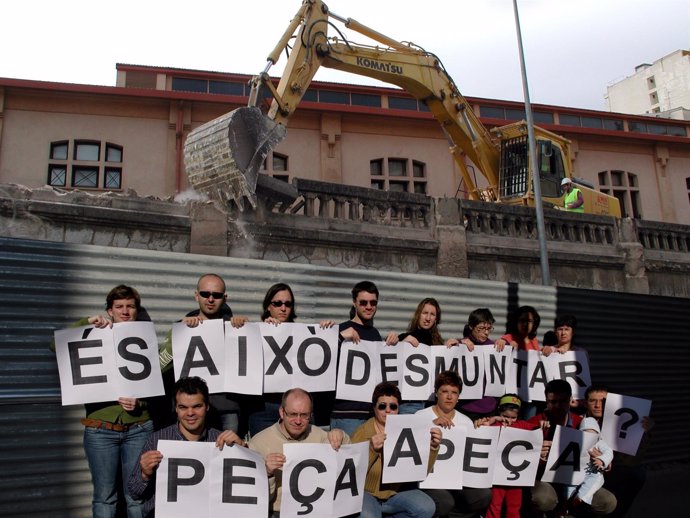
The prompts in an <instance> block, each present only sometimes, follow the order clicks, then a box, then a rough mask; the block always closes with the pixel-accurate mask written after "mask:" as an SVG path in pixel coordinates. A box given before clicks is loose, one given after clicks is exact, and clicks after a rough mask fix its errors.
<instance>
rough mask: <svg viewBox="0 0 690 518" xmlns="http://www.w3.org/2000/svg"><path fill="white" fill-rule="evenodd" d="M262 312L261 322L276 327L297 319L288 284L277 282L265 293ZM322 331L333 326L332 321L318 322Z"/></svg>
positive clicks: (292, 295) (293, 300)
mask: <svg viewBox="0 0 690 518" xmlns="http://www.w3.org/2000/svg"><path fill="white" fill-rule="evenodd" d="M263 308H264V312H263V313H262V314H261V321H262V322H266V323H267V324H274V325H278V324H281V323H283V322H289V323H292V322H294V321H295V319H296V318H297V313H296V312H295V296H294V294H293V293H292V288H290V285H289V284H285V283H284V282H279V283H277V284H274V285H273V286H271V287H270V288H268V291H267V292H266V296H265V297H264V302H263ZM319 325H320V326H321V328H322V329H327V328H329V327H333V326H334V325H335V321H333V320H322V321H321V322H319Z"/></svg>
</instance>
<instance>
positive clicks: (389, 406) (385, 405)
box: [376, 403, 398, 412]
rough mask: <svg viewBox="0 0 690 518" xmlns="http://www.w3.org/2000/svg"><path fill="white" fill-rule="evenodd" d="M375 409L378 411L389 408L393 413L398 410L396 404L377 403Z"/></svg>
mask: <svg viewBox="0 0 690 518" xmlns="http://www.w3.org/2000/svg"><path fill="white" fill-rule="evenodd" d="M376 408H378V409H379V410H385V409H386V408H390V409H391V410H392V411H393V412H395V411H396V410H397V409H398V404H397V403H379V404H378V405H376Z"/></svg>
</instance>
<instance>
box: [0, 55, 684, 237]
mask: <svg viewBox="0 0 690 518" xmlns="http://www.w3.org/2000/svg"><path fill="white" fill-rule="evenodd" d="M249 79H250V76H248V75H244V74H228V73H218V72H207V71H195V70H183V69H171V68H160V67H150V66H138V65H125V64H118V65H117V83H116V86H115V87H105V86H90V85H74V84H62V83H49V82H41V81H28V80H21V79H0V183H16V184H22V185H25V186H27V187H29V188H35V187H41V186H44V185H51V186H53V187H55V188H56V189H64V190H71V189H83V190H88V191H95V192H108V191H126V190H128V189H133V190H135V191H136V192H137V193H138V194H140V195H148V196H154V197H158V198H170V197H173V196H179V195H181V194H184V193H185V192H186V191H187V189H188V185H187V180H186V175H185V172H184V160H183V146H184V141H185V138H186V135H187V134H188V133H189V131H191V130H192V129H193V128H196V127H198V126H199V125H201V124H203V123H205V122H207V121H209V120H211V119H213V118H215V117H218V116H220V115H222V114H224V113H227V112H229V111H231V110H233V109H235V108H237V107H240V106H244V105H246V103H247V96H248V93H249V87H248V84H247V83H248V80H249ZM468 101H469V102H470V104H471V105H472V108H473V110H474V111H475V113H476V114H477V115H478V116H479V117H480V119H481V121H482V122H483V123H484V124H485V125H486V126H488V127H493V126H498V125H504V124H507V123H509V122H512V121H515V120H520V119H523V118H524V117H525V114H524V106H523V105H522V104H521V103H515V102H508V101H500V100H492V99H481V98H469V99H468ZM533 109H534V117H535V121H536V123H537V124H539V125H540V126H542V127H544V128H546V129H548V130H551V131H553V132H555V133H559V134H561V135H563V136H565V137H566V138H568V139H570V140H571V141H572V149H573V157H572V158H573V170H574V172H575V175H576V176H577V177H580V178H582V179H584V180H585V181H587V182H589V183H591V184H592V185H594V186H595V187H596V188H598V189H600V190H601V191H603V192H606V193H608V194H613V195H615V196H616V197H618V198H619V199H620V201H621V206H622V210H623V215H624V216H629V217H635V218H641V219H647V220H656V221H663V222H668V223H681V224H690V211H689V210H688V204H689V203H690V122H686V121H670V120H660V119H655V118H650V117H645V116H634V115H622V114H615V113H609V112H600V111H592V110H580V109H574V108H567V107H557V106H546V105H534V108H533ZM470 170H471V171H472V170H473V168H470ZM474 170H476V169H474ZM264 172H265V173H267V174H269V175H271V176H274V177H276V178H279V179H281V180H286V181H290V180H292V179H293V178H296V177H299V178H305V179H311V180H320V181H327V182H335V183H343V184H347V185H354V186H360V187H371V188H376V189H383V190H391V191H404V192H416V193H424V194H427V195H430V196H434V197H460V198H462V197H465V196H466V193H465V192H464V186H463V183H462V181H461V175H460V172H459V170H458V168H457V166H456V165H455V163H454V160H453V158H452V156H451V154H450V153H449V151H448V144H447V141H446V139H445V136H444V135H443V133H442V131H441V129H440V127H439V125H438V123H437V121H436V120H435V119H434V118H433V117H432V115H431V114H430V113H429V112H428V111H427V110H426V107H425V106H424V105H423V104H422V103H420V102H418V101H417V100H416V99H414V98H412V97H411V96H409V95H407V94H406V93H405V92H403V91H401V90H399V89H396V88H385V87H372V86H358V85H350V84H339V83H324V82H313V83H312V85H311V87H310V89H309V90H308V92H307V94H306V95H305V97H304V99H303V101H302V103H301V104H300V107H299V109H298V110H297V112H296V113H295V115H294V116H293V117H292V118H291V119H290V123H289V131H288V136H287V138H286V139H285V140H284V141H283V142H281V143H280V144H279V145H278V146H277V147H276V149H275V150H274V151H273V152H272V153H271V154H270V155H269V157H268V159H267V161H266V163H265V167H264ZM476 176H477V181H476V183H477V184H478V185H479V186H482V184H485V183H486V182H484V181H483V179H482V178H481V175H480V174H479V173H478V172H477V173H476Z"/></svg>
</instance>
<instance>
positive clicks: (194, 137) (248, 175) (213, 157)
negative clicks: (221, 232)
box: [184, 107, 286, 210]
mask: <svg viewBox="0 0 690 518" xmlns="http://www.w3.org/2000/svg"><path fill="white" fill-rule="evenodd" d="M285 134H286V129H285V127H284V126H281V125H280V124H277V123H275V122H274V121H273V120H271V119H269V118H268V117H266V116H265V115H263V114H262V113H261V110H260V109H259V108H257V107H244V108H238V109H236V110H233V111H231V112H230V113H226V114H225V115H223V116H221V117H218V118H217V119H214V120H212V121H210V122H207V123H206V124H204V125H202V126H199V127H198V128H196V129H195V130H193V131H191V132H190V133H189V135H188V136H187V141H186V143H185V146H184V163H185V169H186V171H187V177H188V178H189V183H190V184H191V185H192V187H194V189H195V190H196V191H197V192H200V193H203V194H205V195H207V196H208V197H209V199H210V200H212V201H213V202H215V203H216V204H217V205H218V206H219V207H220V208H222V209H223V210H227V208H228V202H229V201H231V200H232V201H234V202H235V204H237V206H238V207H239V208H240V210H244V199H245V198H246V199H248V200H249V202H250V203H251V205H252V207H256V181H257V178H258V175H259V169H260V168H261V165H262V164H263V161H264V160H265V159H266V156H267V155H268V153H269V151H270V150H271V149H273V147H275V146H276V145H277V144H278V143H279V142H280V141H281V140H283V138H285Z"/></svg>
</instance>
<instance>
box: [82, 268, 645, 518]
mask: <svg viewBox="0 0 690 518" xmlns="http://www.w3.org/2000/svg"><path fill="white" fill-rule="evenodd" d="M194 298H195V301H196V302H197V305H198V308H195V309H194V310H192V311H190V312H189V313H187V314H186V315H185V316H184V317H183V318H182V320H181V321H182V322H183V323H184V324H186V325H187V326H189V327H196V326H198V325H202V324H203V322H204V321H205V320H213V319H222V320H225V321H228V322H230V324H231V325H232V326H233V327H241V326H243V325H245V323H247V322H248V321H250V319H249V318H247V317H245V316H237V315H234V314H233V312H232V310H231V308H230V306H229V305H228V301H227V291H226V285H225V282H224V280H223V279H222V278H221V277H220V276H219V275H216V274H205V275H202V276H201V277H200V278H199V280H198V282H197V286H196V290H195V292H194ZM378 302H379V292H378V289H377V287H376V285H375V284H374V283H372V282H370V281H362V282H359V283H357V284H356V285H355V286H354V287H353V289H352V307H351V309H350V318H349V319H348V320H346V321H345V322H342V323H341V324H339V326H338V329H339V338H340V340H341V341H345V340H348V341H351V342H354V343H355V344H357V343H359V342H360V341H362V340H367V341H379V342H380V341H383V342H386V343H387V344H388V345H395V344H397V343H399V342H401V341H406V342H408V343H409V344H411V345H412V346H415V347H416V346H419V344H426V345H430V346H445V347H456V346H457V347H467V348H468V349H470V350H472V349H474V347H475V346H484V345H492V346H494V347H496V349H498V350H502V349H503V348H504V347H514V348H516V349H521V350H536V351H540V352H541V353H542V354H544V355H549V354H554V353H556V354H557V353H565V352H567V351H570V350H574V349H575V347H574V345H573V332H574V329H575V327H576V325H577V322H576V319H575V318H574V317H573V316H567V315H566V316H562V317H559V318H557V319H556V322H555V327H554V331H553V332H552V333H551V334H548V333H547V335H548V336H545V337H544V340H543V343H540V342H539V340H538V338H537V332H538V328H539V324H540V318H539V314H538V312H537V311H536V309H535V308H533V307H531V306H523V307H521V308H519V309H518V310H517V311H516V312H515V313H514V314H512V315H510V316H509V319H508V324H507V332H506V333H505V334H504V335H502V336H501V337H500V338H498V339H497V340H496V341H495V342H494V341H493V340H492V339H491V338H490V336H491V333H492V331H493V326H494V323H495V319H494V317H493V315H492V314H491V311H490V310H489V309H487V308H479V309H476V310H475V311H473V312H472V313H471V314H470V315H469V318H468V322H467V325H466V326H465V329H464V330H463V334H462V336H460V337H457V338H449V339H447V340H444V339H443V338H442V336H441V333H440V330H439V325H440V324H441V307H440V305H439V303H438V302H437V301H436V300H435V299H433V298H425V299H423V300H422V301H421V302H420V303H419V304H418V306H417V308H416V310H415V312H414V314H413V316H412V318H411V320H410V323H409V326H408V329H407V330H406V331H405V332H404V333H401V334H396V333H394V332H389V333H388V334H386V336H385V338H384V337H383V336H382V335H381V333H380V332H379V331H378V330H377V328H376V327H375V326H374V317H375V315H376V312H377V309H378ZM296 318H297V313H296V301H295V297H294V294H293V291H292V289H291V288H290V286H289V285H287V284H284V283H278V284H275V285H273V286H271V288H269V290H268V291H267V293H266V296H265V297H264V300H263V312H262V313H261V320H262V321H263V322H266V323H269V324H273V325H280V324H282V323H285V322H295V320H296ZM137 320H139V321H141V320H150V319H149V316H148V314H147V313H146V311H145V309H144V308H143V307H142V305H141V298H140V296H139V293H138V292H137V290H136V289H134V288H131V287H129V286H125V285H120V286H116V287H115V288H113V289H112V290H111V291H110V293H108V295H107V297H106V315H100V314H98V315H94V316H91V317H88V318H85V319H83V320H81V321H79V322H77V324H76V325H77V326H82V325H93V326H95V327H101V328H102V327H106V326H110V325H112V324H113V323H119V322H129V321H137ZM335 325H336V324H335V322H334V321H332V320H324V321H322V322H320V326H321V327H323V328H329V327H333V326H335ZM159 353H160V354H159V356H160V364H161V369H162V371H163V373H164V379H166V378H167V383H166V394H167V396H166V398H162V399H163V402H164V404H163V405H156V401H155V399H156V398H153V400H141V399H134V398H130V397H121V398H119V399H118V400H117V401H112V402H106V403H97V404H88V405H86V417H85V418H84V419H83V420H82V423H83V424H84V426H85V431H84V448H85V452H86V456H87V459H88V462H89V468H90V471H91V475H92V481H93V487H94V492H93V516H94V517H95V518H101V517H115V516H116V509H117V505H118V500H120V501H122V499H121V497H124V502H126V506H127V516H128V517H129V518H134V517H141V516H145V517H151V516H153V515H154V502H155V498H154V496H155V482H154V479H155V473H156V469H157V467H158V465H159V464H160V462H161V460H162V455H161V453H160V452H159V451H158V450H157V448H156V446H157V441H158V440H161V439H165V440H187V441H207V442H215V443H216V445H217V446H218V447H220V448H222V447H224V446H233V445H236V446H239V447H249V448H251V449H253V450H255V451H256V452H258V453H260V454H261V455H262V456H263V457H264V459H265V465H266V472H267V474H268V478H269V490H270V498H271V501H270V511H269V514H274V513H275V514H276V515H277V513H279V511H280V501H281V490H282V488H281V486H282V483H281V480H282V478H281V473H282V467H283V465H284V463H285V460H286V459H285V456H284V454H283V450H282V447H283V445H284V444H287V443H291V442H305V443H330V445H331V446H332V447H333V448H334V449H338V448H340V446H341V445H342V444H347V443H350V442H363V441H368V442H369V444H370V448H369V463H368V470H367V476H366V481H365V490H366V493H365V495H364V504H363V509H362V512H361V516H365V517H370V516H372V517H373V516H376V517H378V516H408V517H420V518H421V517H428V518H431V517H432V516H438V517H445V516H451V515H452V516H464V517H468V518H469V517H479V516H485V517H487V518H499V517H501V516H505V517H506V518H517V517H518V516H520V513H522V515H523V516H524V515H528V516H531V514H530V513H532V512H539V513H544V512H545V513H556V514H558V515H564V516H565V515H566V514H567V513H578V514H580V513H583V512H588V513H594V514H598V515H608V514H610V513H614V512H616V516H623V515H624V513H625V512H626V511H627V509H628V508H629V507H630V505H631V503H632V499H633V498H634V496H635V494H636V493H637V492H638V491H639V489H640V488H641V485H642V484H643V483H644V477H643V474H644V471H643V470H642V469H641V468H640V467H639V463H636V462H635V460H634V459H632V458H630V459H623V460H621V464H622V465H624V466H626V467H625V468H621V469H620V471H619V467H618V464H619V457H621V458H622V455H619V454H617V453H616V454H615V456H613V457H614V458H613V462H612V459H611V457H612V454H611V452H610V451H609V450H608V449H607V448H606V447H605V445H603V444H597V447H596V448H595V449H593V450H592V452H591V457H592V464H591V468H590V471H591V475H592V476H591V477H588V479H587V482H586V485H585V487H581V488H572V487H558V485H555V484H549V483H546V482H541V481H538V482H537V483H536V485H535V486H534V487H533V488H525V489H524V490H523V489H521V488H518V489H515V488H499V487H494V488H493V489H488V488H471V487H464V488H463V489H460V490H439V489H433V490H432V489H428V490H420V489H418V488H416V487H414V485H412V484H383V483H382V478H381V475H382V459H383V451H382V450H383V443H384V439H385V427H386V418H387V416H388V415H391V414H398V413H421V414H423V415H425V416H428V418H429V441H430V448H431V455H430V458H429V465H428V467H429V470H431V469H432V468H433V464H434V461H435V458H436V455H437V453H438V449H439V444H440V442H441V439H442V435H443V430H444V429H448V428H450V427H452V426H465V427H478V426H487V425H494V426H498V425H501V426H518V427H521V428H525V429H536V428H541V429H542V430H543V431H544V446H543V450H542V460H543V461H545V460H546V458H547V456H548V452H549V449H550V446H551V440H552V438H553V431H554V430H555V428H556V426H557V425H562V426H567V427H572V428H577V427H580V428H581V429H583V430H587V431H590V430H593V431H594V432H595V433H598V430H599V427H600V426H601V419H602V418H603V405H604V402H605V399H606V393H607V391H606V389H605V388H604V387H590V390H588V392H587V396H586V398H585V401H582V402H580V405H581V406H580V407H579V409H580V410H581V412H580V413H576V412H575V411H574V410H578V407H571V404H572V394H571V389H570V385H569V384H568V383H567V382H565V381H562V380H554V381H552V382H549V383H548V384H547V386H546V394H545V396H546V403H545V406H544V407H543V408H539V407H538V406H537V405H535V404H532V403H528V402H524V403H523V402H522V401H521V400H520V398H519V397H517V396H516V395H511V394H508V395H506V396H504V397H503V398H490V397H489V398H483V399H481V400H476V401H470V402H466V401H460V395H461V392H462V380H461V379H460V377H459V376H458V374H457V373H456V372H453V371H446V372H442V373H440V374H439V375H438V376H437V378H436V381H435V386H434V396H433V399H430V400H429V401H403V400H402V398H401V394H400V391H399V389H398V387H397V386H396V385H395V384H393V383H390V382H384V383H382V384H379V385H378V386H377V387H376V389H375V390H374V393H373V395H372V401H371V403H362V402H359V401H348V400H342V399H333V395H332V394H330V395H329V394H323V393H317V394H316V395H314V396H312V395H311V394H310V393H309V392H307V391H305V390H302V389H300V388H294V389H291V390H289V391H287V392H285V393H284V394H282V395H279V394H278V395H271V394H267V395H264V396H262V397H258V396H251V397H249V396H240V395H237V394H209V392H208V388H207V386H206V383H205V382H204V381H203V380H202V379H200V378H197V377H188V378H182V379H179V380H176V381H175V380H173V379H172V337H171V334H170V333H169V334H168V336H167V337H166V338H165V340H164V341H163V343H162V344H161V346H160V351H159ZM167 398H171V399H173V400H174V412H170V413H168V412H167V409H169V408H170V407H169V406H166V404H165V400H167ZM160 408H163V411H162V412H160ZM582 412H584V413H585V416H586V417H585V419H584V420H583V419H582V415H581V413H582ZM168 414H169V415H170V421H167V420H166V417H167V415H168ZM157 415H158V416H162V417H158V419H157V418H156V416H157ZM518 416H520V417H521V418H522V419H518ZM173 418H175V419H174V421H173ZM154 421H155V426H154ZM581 422H582V423H585V424H584V425H583V426H584V428H583V427H582V426H580V424H581ZM643 424H644V426H645V429H646V430H647V429H648V428H650V427H651V420H649V419H648V418H646V419H645V420H644V421H643ZM154 428H156V431H154ZM542 469H543V466H542ZM604 470H610V471H609V472H607V473H606V476H605V477H604V476H602V472H603V471H604ZM618 473H620V474H621V476H620V477H619V476H618V475H617V474H618ZM609 479H610V480H612V481H613V480H615V481H616V483H615V484H612V485H611V490H612V491H613V493H612V492H610V491H608V490H606V489H604V488H602V485H603V484H604V480H606V481H607V485H608V480H609ZM537 480H539V477H538V478H537ZM523 494H524V495H525V496H524V497H523ZM614 494H615V496H614ZM617 501H618V505H617ZM503 506H505V509H503ZM535 516H538V515H535Z"/></svg>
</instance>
